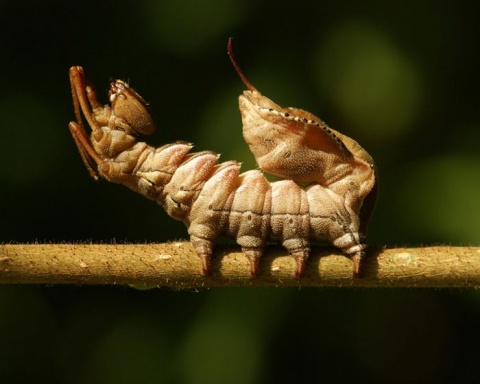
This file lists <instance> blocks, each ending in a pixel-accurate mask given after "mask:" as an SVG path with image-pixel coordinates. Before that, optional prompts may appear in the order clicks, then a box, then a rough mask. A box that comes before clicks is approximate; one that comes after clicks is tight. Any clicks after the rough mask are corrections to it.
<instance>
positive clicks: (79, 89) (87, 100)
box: [68, 67, 103, 180]
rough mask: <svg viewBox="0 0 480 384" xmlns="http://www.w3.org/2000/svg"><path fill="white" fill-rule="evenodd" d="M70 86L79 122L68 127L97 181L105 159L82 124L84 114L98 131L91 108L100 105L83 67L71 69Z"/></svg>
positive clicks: (89, 170) (93, 128)
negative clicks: (93, 144) (98, 168)
mask: <svg viewBox="0 0 480 384" xmlns="http://www.w3.org/2000/svg"><path fill="white" fill-rule="evenodd" d="M70 85H71V88H72V97H73V105H74V108H75V117H76V120H77V121H76V122H74V121H72V122H70V124H69V125H68V127H69V129H70V133H71V134H72V136H73V139H74V140H75V144H76V145H77V148H78V151H79V152H80V156H81V157H82V160H83V162H84V163H85V166H86V167H87V169H88V172H89V173H90V175H91V176H92V177H93V178H94V179H95V180H97V179H98V171H97V166H98V164H100V163H102V162H103V159H102V158H101V157H100V156H99V155H98V154H97V153H96V152H95V150H94V149H93V147H92V144H91V142H90V138H89V136H88V134H87V132H86V130H85V127H84V125H83V122H82V112H83V115H84V116H85V119H86V120H87V122H88V124H89V125H90V127H91V129H92V130H95V129H98V128H99V125H98V123H97V122H96V120H95V118H94V117H93V114H92V111H91V106H92V107H93V108H96V107H98V106H99V105H100V103H99V102H98V100H97V98H96V94H95V91H94V90H93V89H92V88H91V87H90V86H89V85H87V83H86V80H85V74H84V72H83V68H82V67H71V68H70ZM90 105H91V106H90Z"/></svg>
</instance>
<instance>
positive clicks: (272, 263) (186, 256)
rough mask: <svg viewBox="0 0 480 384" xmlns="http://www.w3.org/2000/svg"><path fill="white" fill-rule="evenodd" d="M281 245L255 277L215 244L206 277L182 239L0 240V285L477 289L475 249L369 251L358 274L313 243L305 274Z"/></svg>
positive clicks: (237, 255) (479, 251) (241, 259)
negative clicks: (210, 271)
mask: <svg viewBox="0 0 480 384" xmlns="http://www.w3.org/2000/svg"><path fill="white" fill-rule="evenodd" d="M294 270H295V262H294V260H293V258H292V257H291V256H288V255H287V253H286V251H285V250H284V249H283V248H281V247H268V248H267V250H266V253H265V256H264V258H263V259H262V262H261V274H260V276H259V277H256V278H251V277H250V276H249V265H248V262H247V259H246V257H245V256H244V255H243V254H242V253H241V251H240V249H239V248H238V247H236V246H222V245H218V246H217V250H216V253H215V255H214V258H213V271H214V272H213V275H212V276H210V277H204V276H202V274H201V264H200V259H199V258H198V257H197V255H196V254H195V251H194V250H193V248H192V246H191V244H190V243H189V242H173V243H165V244H3V245H0V283H10V284H32V283H34V284H122V285H124V284H134V285H136V286H139V287H141V286H164V287H171V288H175V289H183V288H199V287H219V286H223V287H227V286H282V287H286V286H295V287H300V286H317V287H319V286H330V287H334V286H335V287H340V286H353V287H479V286H480V248H477V247H425V248H395V249H372V250H371V251H370V254H369V255H368V257H367V259H366V260H365V264H364V273H363V277H362V278H360V279H358V278H352V262H351V261H350V260H349V259H348V258H347V257H345V256H342V255H341V254H339V253H338V251H336V250H334V249H331V248H314V249H313V250H312V256H311V258H310V259H309V261H308V263H307V268H306V272H305V276H304V277H302V278H301V279H295V278H294Z"/></svg>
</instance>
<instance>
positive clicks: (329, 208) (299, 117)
mask: <svg viewBox="0 0 480 384" xmlns="http://www.w3.org/2000/svg"><path fill="white" fill-rule="evenodd" d="M228 52H229V55H230V58H231V59H232V63H233V64H234V66H235V68H236V69H237V72H238V73H239V75H240V77H241V78H242V80H243V82H244V83H245V84H246V86H247V88H248V90H246V91H245V92H244V93H243V95H241V96H240V99H239V105H240V112H241V114H242V120H243V135H244V138H245V140H246V142H247V144H248V146H249V147H250V149H251V151H252V153H253V154H254V156H255V158H256V160H257V162H258V165H259V167H260V169H261V170H263V171H265V172H268V173H272V174H274V175H277V176H279V177H281V178H283V179H284V180H280V181H276V182H273V183H269V182H268V181H267V180H266V179H265V177H264V176H263V174H262V172H261V171H260V170H251V171H247V172H244V173H240V164H239V163H237V162H235V161H227V162H225V163H220V164H218V157H219V156H218V155H217V154H215V153H213V152H210V151H204V152H198V153H190V150H191V149H192V147H193V145H192V144H189V143H185V142H176V143H172V144H167V145H163V146H161V147H158V148H156V147H152V146H149V145H148V144H146V143H144V142H139V141H138V140H137V136H138V135H139V134H143V135H148V134H151V133H153V131H154V130H155V124H154V122H153V119H152V117H151V114H150V112H149V109H148V107H147V104H146V103H145V101H144V100H143V99H142V98H141V96H140V95H138V94H137V93H136V92H135V91H134V90H133V89H132V88H130V87H129V86H128V84H127V83H125V82H123V81H120V80H117V81H114V82H112V84H111V87H110V92H109V96H110V104H109V105H104V106H102V104H101V103H100V102H99V101H98V99H97V95H96V92H95V90H94V89H93V87H92V86H91V85H89V84H88V83H87V81H86V79H85V74H84V71H83V69H82V68H81V67H72V68H71V69H70V81H71V86H72V95H73V102H74V107H75V116H76V121H74V122H71V123H70V125H69V128H70V131H71V133H72V135H73V138H74V140H75V143H76V144H77V147H78V150H79V152H80V154H81V156H82V159H83V161H84V163H85V165H86V167H87V169H88V170H89V172H90V174H91V175H92V176H93V177H94V178H95V179H97V178H98V176H100V177H103V178H105V179H107V180H109V181H111V182H115V183H119V184H123V185H125V186H127V187H129V188H130V189H132V190H134V191H136V192H138V193H140V194H142V195H144V196H145V197H147V198H149V199H151V200H154V201H156V202H157V203H158V204H160V205H161V206H162V207H163V208H164V209H165V211H166V212H167V213H168V214H169V215H170V216H171V217H173V218H174V219H177V220H181V221H183V222H184V223H185V224H186V226H187V227H188V233H189V235H190V239H191V242H192V244H193V246H194V248H195V251H196V252H197V254H198V256H199V257H200V259H201V261H202V267H203V273H204V274H205V275H208V274H210V273H211V257H212V253H213V248H214V245H215V242H216V240H217V238H218V237H219V236H221V235H224V236H227V237H231V238H233V239H235V240H236V242H237V243H238V244H239V245H240V246H241V248H242V250H243V252H244V253H245V254H246V256H247V257H248V259H249V261H250V274H251V275H252V276H256V275H257V274H258V273H259V263H260V260H261V256H262V253H263V250H264V248H265V245H266V242H267V241H268V240H273V241H277V242H279V243H281V244H282V245H283V246H284V247H285V248H286V249H287V250H288V251H289V252H290V254H291V255H292V256H293V257H294V258H295V260H296V264H297V267H296V271H295V275H296V276H297V277H301V276H302V274H303V271H304V268H305V263H306V261H307V259H308V256H309V254H310V244H311V242H312V241H315V242H328V243H331V244H333V245H334V246H336V247H338V248H340V249H341V250H342V251H343V252H344V253H345V254H347V255H350V256H351V257H352V259H353V261H354V268H353V270H354V275H357V276H358V275H359V274H360V270H361V261H362V258H363V257H364V252H365V248H366V245H365V243H364V238H365V229H366V224H367V222H368V219H369V216H370V213H371V210H372V208H373V205H374V202H375V191H376V176H375V167H374V163H373V160H372V158H371V157H370V155H368V153H367V152H366V151H365V150H364V149H363V148H362V147H361V146H360V145H359V144H358V143H357V142H355V141H354V140H352V139H350V138H349V137H347V136H345V135H342V134H340V133H339V132H337V131H334V130H333V129H331V128H329V127H328V126H327V125H326V124H325V123H323V122H322V121H321V120H320V119H318V118H317V117H315V116H314V115H312V114H310V113H308V112H305V111H302V110H300V109H295V108H282V107H280V106H279V105H277V104H275V103H274V102H273V101H271V100H270V99H268V98H266V97H265V96H263V95H262V94H260V93H259V92H258V91H257V90H256V89H255V88H254V87H253V86H252V85H251V83H250V82H249V81H248V80H247V79H246V77H245V75H244V74H243V73H242V71H241V70H240V68H239V66H238V64H237V62H236V61H235V59H234V56H233V51H232V45H231V40H230V41H229V45H228ZM82 114H83V117H84V118H85V120H86V121H87V123H88V125H89V126H90V128H91V133H90V134H87V131H86V129H85V127H84V124H83V119H82ZM300 182H301V183H305V182H307V183H310V184H309V185H308V186H307V187H301V186H300V185H299V184H297V183H300Z"/></svg>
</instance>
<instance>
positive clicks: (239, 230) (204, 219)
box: [99, 143, 353, 276]
mask: <svg viewBox="0 0 480 384" xmlns="http://www.w3.org/2000/svg"><path fill="white" fill-rule="evenodd" d="M191 149H192V145H191V144H188V143H173V144H168V145H164V146H162V147H159V148H154V147H151V146H148V145H146V144H145V143H136V144H135V145H133V146H132V147H131V149H130V150H127V151H124V152H122V153H121V154H120V155H119V157H117V158H115V159H112V160H106V161H105V162H104V163H103V164H102V165H101V166H100V167H99V171H100V172H101V173H102V174H103V176H104V177H106V178H107V179H109V180H111V181H114V182H118V183H121V184H124V185H126V186H128V187H130V188H131V189H133V190H135V191H137V192H139V193H141V194H143V195H145V196H147V197H149V198H151V199H153V200H156V201H157V203H158V204H160V205H162V206H163V208H164V209H165V211H166V212H167V213H168V214H169V215H170V216H171V217H173V218H175V219H177V220H181V221H183V222H184V223H185V225H186V226H187V228H188V233H189V235H190V238H191V241H192V244H193V246H194V248H195V250H196V252H197V254H198V255H199V256H200V258H201V260H202V264H203V270H204V272H205V273H206V274H208V273H210V270H211V264H210V262H211V260H210V259H211V255H212V253H213V248H214V244H215V241H216V239H217V238H218V237H219V236H221V235H225V236H227V237H230V238H233V239H235V240H236V242H237V243H238V244H239V245H240V246H241V247H242V250H243V251H244V252H245V254H246V255H247V257H248V258H249V260H250V265H251V271H250V272H251V274H252V275H256V274H258V269H259V260H260V258H261V255H262V252H263V248H264V247H265V244H266V242H267V240H274V241H278V242H280V243H281V244H282V245H283V246H284V247H285V248H286V249H287V250H288V251H289V252H290V253H291V254H292V256H294V258H295V260H296V262H297V269H296V274H297V276H300V275H301V274H302V272H303V269H304V266H305V262H306V260H307V258H308V255H309V252H310V239H312V240H317V241H322V240H329V239H332V236H334V235H333V234H332V233H331V232H332V228H334V226H333V227H332V220H333V221H335V220H338V221H339V225H340V226H341V225H343V224H342V223H340V222H341V221H342V217H345V215H344V214H343V213H342V212H331V208H323V207H331V204H328V201H331V199H332V198H333V199H334V198H335V196H334V195H333V196H330V195H331V193H329V191H327V190H326V189H325V188H324V187H322V186H320V185H319V184H313V185H311V186H309V187H306V188H302V187H300V186H299V185H298V184H296V183H295V182H294V181H293V180H280V181H276V182H272V183H269V182H268V181H267V180H266V179H265V177H264V176H263V174H262V173H261V172H260V171H258V170H252V171H247V172H245V173H242V174H240V164H239V163H237V162H235V161H228V162H224V163H221V164H218V157H219V156H218V155H217V154H215V153H213V152H208V151H205V152H198V153H193V154H190V153H189V151H190V150H191ZM128 152H130V154H131V153H135V154H136V156H130V155H129V153H128ZM120 157H121V158H120ZM127 159H135V160H131V162H134V163H131V164H128V161H127ZM123 160H125V161H123ZM109 164H110V165H109ZM112 167H120V168H122V169H123V171H122V172H112ZM102 169H105V170H108V171H107V172H102ZM114 175H116V176H114ZM337 216H338V217H337ZM339 228H342V229H343V230H344V229H345V227H344V226H343V227H339ZM342 233H343V232H342ZM333 238H335V237H333ZM352 245H353V244H352ZM349 246H350V245H349Z"/></svg>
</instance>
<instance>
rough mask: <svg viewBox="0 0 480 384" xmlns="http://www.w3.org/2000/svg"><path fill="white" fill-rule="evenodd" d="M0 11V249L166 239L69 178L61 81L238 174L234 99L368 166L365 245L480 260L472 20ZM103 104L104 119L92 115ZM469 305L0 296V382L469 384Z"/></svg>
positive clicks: (70, 291)
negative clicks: (334, 142) (362, 156)
mask: <svg viewBox="0 0 480 384" xmlns="http://www.w3.org/2000/svg"><path fill="white" fill-rule="evenodd" d="M469 4H470V3H469V2H454V1H434V0H426V1H420V2H416V3H408V2H401V1H389V2H386V1H362V2H357V1H352V0H350V1H339V2H332V1H316V2H313V1H305V0H297V1H295V2H286V1H280V0H275V1H273V0H264V1H234V0H223V1H214V0H203V1H199V0H195V1H178V0H175V1H174V0H170V1H153V0H141V1H137V2H114V1H91V0H85V1H82V2H78V1H68V2H66V1H49V0H44V1H41V2H20V1H6V0H4V1H1V0H0V30H1V33H0V49H1V55H0V57H1V60H0V132H1V138H0V186H1V187H0V197H1V198H0V241H2V242H32V241H40V242H43V241H47V242H52V241H55V242H62V241H86V240H92V241H95V242H98V241H103V242H110V241H111V240H112V239H116V240H117V241H130V242H143V241H151V242H161V241H167V240H172V239H178V238H185V236H186V230H185V228H184V226H183V224H181V223H178V222H175V221H173V220H172V219H170V218H169V217H167V215H166V214H165V213H164V212H163V211H162V210H161V208H160V207H158V206H157V205H155V204H154V203H153V202H151V201H148V200H146V199H144V198H143V197H141V196H140V195H136V194H134V193H133V192H131V191H130V190H127V189H126V188H124V187H120V186H118V185H113V184H109V183H107V182H105V181H100V182H98V183H95V182H94V181H93V180H92V179H91V178H90V177H89V175H88V173H87V171H86V170H85V167H84V166H83V164H82V161H81V159H80V156H79V155H78V153H77V150H76V148H75V145H74V142H73V140H72V138H71V136H70V133H69V131H68V128H67V124H68V122H69V121H70V120H72V119H73V118H74V114H73V108H72V103H71V96H70V89H69V82H68V68H69V67H70V66H71V65H82V66H84V68H85V69H86V73H87V76H88V77H89V78H90V79H91V80H92V81H93V83H94V84H95V85H96V86H97V89H98V91H99V94H100V95H105V94H106V92H107V89H108V83H109V80H110V78H122V79H125V80H129V81H130V83H131V85H132V86H133V87H134V88H135V89H136V90H137V91H139V93H140V94H141V95H143V96H144V98H145V99H146V100H148V101H149V102H150V103H151V106H152V109H153V111H154V114H155V117H156V121H157V125H158V130H157V132H156V133H155V135H154V136H152V137H151V138H148V140H149V142H150V143H152V144H155V145H159V144H160V143H166V142H171V141H174V140H179V139H180V140H186V141H190V142H193V143H195V144H196V149H197V150H205V149H210V150H214V151H216V152H219V153H222V159H223V160H228V159H236V160H239V161H242V162H243V163H244V169H249V168H252V167H254V166H255V164H254V162H253V159H252V156H251V154H250V153H249V152H248V150H247V147H246V145H245V144H244V142H243V140H242V138H241V121H240V115H239V113H238V109H237V97H238V95H239V93H240V92H241V91H242V90H243V89H244V86H243V84H242V83H241V81H240V80H239V78H238V77H237V75H236V74H235V71H234V69H233V68H232V66H231V64H230V62H229V60H228V57H227V54H226V43H227V39H228V37H229V36H234V37H235V39H236V40H235V51H236V55H237V58H238V61H239V63H240V65H241V66H242V68H243V70H244V71H245V73H246V75H247V76H248V78H249V79H250V81H251V82H252V83H253V84H254V85H255V86H256V87H257V88H258V89H259V90H260V91H261V92H262V93H263V94H265V95H266V96H268V97H270V98H272V99H273V100H274V101H276V102H277V103H279V104H281V105H286V106H296V107H301V108H303V109H306V110H309V111H311V112H313V113H315V114H317V115H318V116H320V117H321V118H322V119H323V120H325V121H326V122H327V123H328V124H330V125H331V126H332V127H333V128H335V129H337V130H339V131H341V132H343V133H345V134H347V135H348V136H351V137H353V138H355V139H357V140H358V141H359V142H360V143H361V144H362V146H364V148H366V149H367V151H368V152H369V153H370V154H371V155H372V156H373V157H374V159H375V160H376V161H377V164H378V167H379V173H380V198H379V201H378V205H377V209H376V212H375V214H374V217H373V220H372V223H371V226H370V231H369V243H370V244H372V245H376V246H381V245H388V246H395V245H411V246H414V245H428V244H452V245H478V243H479V241H480V232H479V229H480V199H479V198H478V191H479V190H480V177H479V175H480V152H479V150H478V143H479V141H480V140H479V139H480V117H479V114H478V107H479V102H480V97H479V95H480V93H479V91H478V89H479V85H480V82H479V79H480V76H479V71H478V66H479V64H480V60H479V52H480V47H479V33H480V23H479V22H478V20H479V9H480V6H479V5H478V4H477V3H474V2H471V5H469ZM104 100H106V98H104ZM479 321H480V294H479V293H478V292H477V291H475V290H426V289H425V290H416V289H408V290H393V289H390V290H360V289H348V288H343V289H247V288H245V289H211V290H201V291H182V292H173V291H170V290H166V289H156V290H150V291H135V290H132V289H129V288H124V287H80V286H0V382H2V383H15V382H29V381H33V380H35V382H39V381H42V380H43V381H45V382H49V383H133V382H135V383H152V382H169V383H287V382H288V383H290V382H305V383H312V382H318V381H323V382H346V381H349V382H352V381H355V382H369V383H384V382H390V383H396V382H397V383H400V382H402V383H404V382H410V383H426V382H435V383H450V382H456V383H459V382H465V383H466V382H472V383H473V382H478V381H479V380H480V372H479V365H478V361H479V357H480V356H479V352H478V344H479V342H480V332H479V326H478V324H479Z"/></svg>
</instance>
